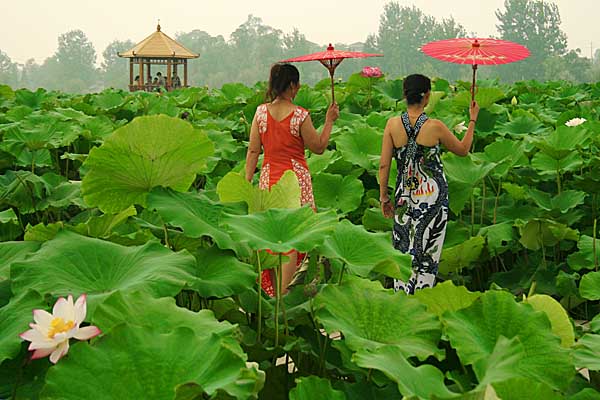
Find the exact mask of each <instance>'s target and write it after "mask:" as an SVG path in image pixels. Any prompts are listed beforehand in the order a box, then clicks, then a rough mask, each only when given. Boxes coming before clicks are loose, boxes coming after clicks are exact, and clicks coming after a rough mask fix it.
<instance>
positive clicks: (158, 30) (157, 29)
mask: <svg viewBox="0 0 600 400" xmlns="http://www.w3.org/2000/svg"><path fill="white" fill-rule="evenodd" d="M156 31H157V32H160V18H159V19H158V24H156Z"/></svg>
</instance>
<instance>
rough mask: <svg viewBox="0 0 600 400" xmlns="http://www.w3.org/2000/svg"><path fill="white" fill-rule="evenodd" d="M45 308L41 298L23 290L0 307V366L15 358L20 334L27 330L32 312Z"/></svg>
mask: <svg viewBox="0 0 600 400" xmlns="http://www.w3.org/2000/svg"><path fill="white" fill-rule="evenodd" d="M36 308H42V309H44V308H46V304H45V303H44V301H43V298H42V296H40V294H39V293H37V292H35V291H33V290H24V291H23V292H21V293H20V294H18V295H17V296H15V297H13V298H12V299H11V300H10V302H9V303H8V304H7V305H5V306H3V307H0V331H1V332H2V335H1V336H0V364H1V363H2V362H4V360H6V359H11V358H13V357H15V356H16V355H17V354H18V353H19V351H20V350H21V343H22V342H23V341H22V339H21V338H20V337H19V334H20V333H23V332H25V331H26V330H27V329H28V327H29V326H28V324H29V323H30V322H31V321H32V319H33V316H32V315H33V314H32V312H33V310H34V309H36Z"/></svg>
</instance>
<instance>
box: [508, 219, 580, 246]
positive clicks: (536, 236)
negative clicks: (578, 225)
mask: <svg viewBox="0 0 600 400" xmlns="http://www.w3.org/2000/svg"><path fill="white" fill-rule="evenodd" d="M519 231H520V233H521V239H519V242H520V243H521V244H522V245H523V246H525V247H526V248H527V249H529V250H534V251H536V250H539V249H540V248H541V247H542V246H554V245H555V244H557V243H558V242H560V241H561V240H575V241H577V240H578V239H579V235H578V233H577V231H575V230H573V229H571V228H569V227H568V226H566V225H563V224H559V223H558V222H555V221H552V220H548V219H538V218H535V219H532V220H530V221H528V222H527V223H526V224H522V225H521V224H519Z"/></svg>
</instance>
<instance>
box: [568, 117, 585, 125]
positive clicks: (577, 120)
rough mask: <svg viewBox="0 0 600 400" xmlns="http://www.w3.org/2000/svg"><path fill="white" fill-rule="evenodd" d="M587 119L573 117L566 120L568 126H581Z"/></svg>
mask: <svg viewBox="0 0 600 400" xmlns="http://www.w3.org/2000/svg"><path fill="white" fill-rule="evenodd" d="M585 121H587V119H585V118H573V119H571V120H569V121H567V122H565V125H566V126H579V125H581V124H583V123H584V122H585Z"/></svg>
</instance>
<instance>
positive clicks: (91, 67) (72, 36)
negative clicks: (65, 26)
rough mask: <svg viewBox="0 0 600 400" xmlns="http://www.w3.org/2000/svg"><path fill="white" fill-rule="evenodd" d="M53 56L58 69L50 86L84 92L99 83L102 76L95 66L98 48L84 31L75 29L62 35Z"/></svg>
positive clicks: (50, 62)
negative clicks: (96, 48) (95, 47)
mask: <svg viewBox="0 0 600 400" xmlns="http://www.w3.org/2000/svg"><path fill="white" fill-rule="evenodd" d="M52 58H53V59H54V62H55V63H56V67H57V69H58V71H56V75H51V76H52V77H53V78H55V81H54V82H53V85H51V86H49V87H50V88H53V89H54V88H56V89H62V90H66V91H69V92H82V91H89V90H90V89H92V88H93V87H94V86H95V85H97V84H98V83H99V81H100V79H99V78H100V77H99V76H98V71H97V70H96V67H95V63H96V50H95V49H94V45H93V44H92V43H91V42H90V41H89V39H88V38H87V36H86V35H85V33H83V31H81V30H73V31H69V32H67V33H64V34H62V35H60V36H59V37H58V49H57V50H56V53H55V54H54V56H53V57H52ZM49 64H52V61H49ZM49 67H50V66H49ZM51 67H54V66H53V65H52V66H51Z"/></svg>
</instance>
